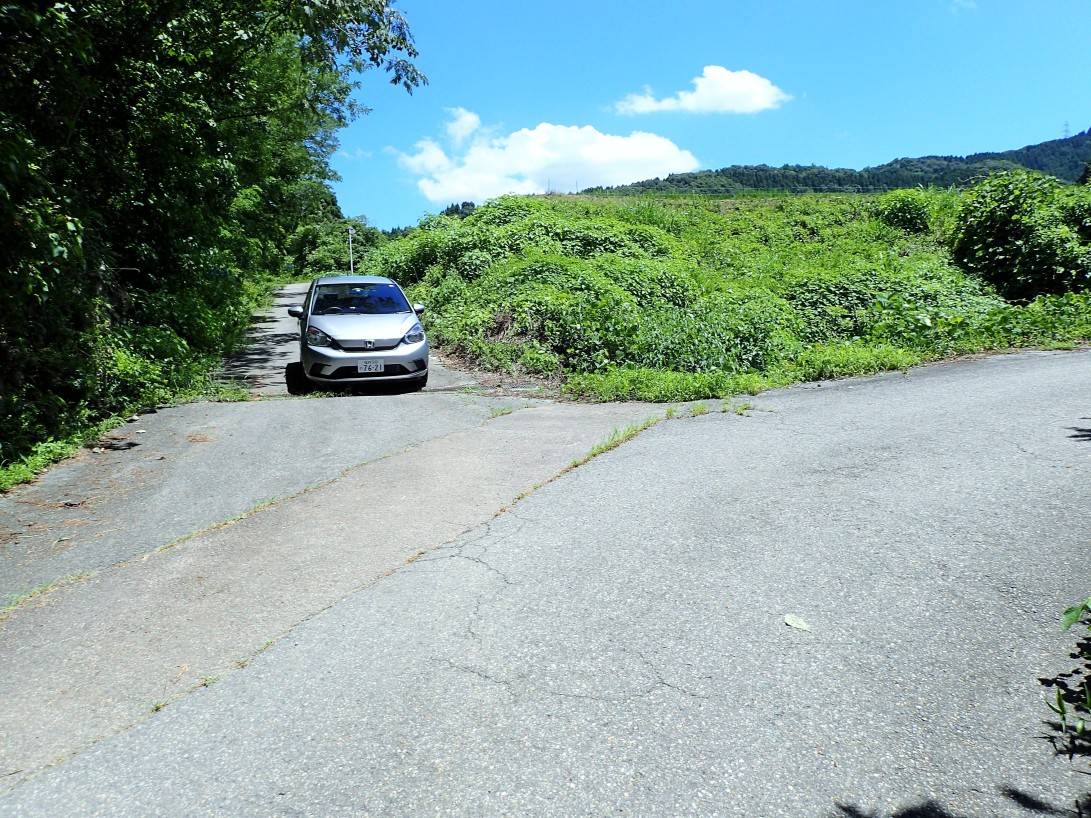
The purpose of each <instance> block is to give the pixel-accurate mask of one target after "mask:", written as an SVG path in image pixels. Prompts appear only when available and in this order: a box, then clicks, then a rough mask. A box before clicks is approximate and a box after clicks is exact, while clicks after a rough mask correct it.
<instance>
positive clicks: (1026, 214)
mask: <svg viewBox="0 0 1091 818" xmlns="http://www.w3.org/2000/svg"><path fill="white" fill-rule="evenodd" d="M1089 214H1091V190H1088V189H1087V188H1086V187H1076V188H1066V187H1064V186H1063V185H1061V183H1060V182H1058V181H1057V180H1056V179H1053V178H1051V177H1048V176H1042V175H1039V174H1035V173H1030V172H1027V171H1013V172H1010V173H1003V174H997V175H995V176H992V177H989V178H988V179H986V180H985V181H984V182H982V183H981V184H979V185H978V186H976V187H975V188H973V189H972V190H970V191H968V192H967V193H966V194H965V195H964V197H963V200H962V204H961V207H960V209H959V216H958V225H957V227H956V230H955V234H954V236H953V239H952V252H953V254H954V258H955V259H956V260H957V262H958V263H959V264H960V265H961V266H962V267H963V268H964V269H966V270H968V271H970V272H972V273H975V274H976V275H979V276H981V277H982V278H983V279H984V280H985V281H987V282H989V283H990V284H992V285H993V286H994V287H996V289H997V290H998V291H999V292H1000V294H1001V295H1003V296H1004V297H1005V298H1008V299H1011V300H1015V301H1028V300H1030V299H1032V298H1034V297H1035V296H1038V295H1042V294H1047V293H1062V292H1065V291H1068V290H1073V289H1079V288H1084V287H1087V286H1088V285H1089V284H1091V245H1089V243H1088V230H1089V221H1088V216H1089Z"/></svg>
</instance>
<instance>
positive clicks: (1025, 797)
mask: <svg viewBox="0 0 1091 818" xmlns="http://www.w3.org/2000/svg"><path fill="white" fill-rule="evenodd" d="M1000 794H1001V795H1003V796H1004V797H1005V798H1006V799H1008V800H1009V801H1011V802H1012V803H1013V804H1015V805H1016V806H1018V807H1020V808H1021V809H1022V810H1024V811H1026V812H1027V813H1029V814H1030V815H1042V816H1058V818H1091V793H1084V794H1083V795H1081V796H1079V797H1078V798H1077V799H1076V801H1075V803H1074V804H1073V805H1072V807H1071V808H1069V807H1062V806H1059V805H1056V804H1050V803H1048V802H1046V801H1043V800H1042V799H1040V798H1036V797H1034V796H1033V795H1030V794H1028V793H1025V792H1023V791H1022V790H1019V789H1016V788H1015V787H1001V788H1000ZM830 818H992V816H985V815H970V814H967V813H956V812H951V811H950V810H948V809H947V808H946V807H945V806H943V805H942V804H940V803H939V802H938V801H934V800H928V801H922V802H921V803H919V804H914V805H912V806H908V807H903V808H902V809H899V810H897V811H896V812H892V813H880V812H875V811H869V810H862V809H860V808H859V807H856V806H853V805H852V804H838V805H837V812H835V813H833V814H832V815H831V816H830Z"/></svg>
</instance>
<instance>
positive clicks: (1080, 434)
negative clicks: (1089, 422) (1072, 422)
mask: <svg viewBox="0 0 1091 818" xmlns="http://www.w3.org/2000/svg"><path fill="white" fill-rule="evenodd" d="M1068 430H1069V431H1070V432H1075V433H1076V434H1074V435H1069V437H1071V438H1073V439H1074V440H1082V441H1084V442H1085V443H1091V429H1082V428H1080V427H1079V426H1069V427H1068Z"/></svg>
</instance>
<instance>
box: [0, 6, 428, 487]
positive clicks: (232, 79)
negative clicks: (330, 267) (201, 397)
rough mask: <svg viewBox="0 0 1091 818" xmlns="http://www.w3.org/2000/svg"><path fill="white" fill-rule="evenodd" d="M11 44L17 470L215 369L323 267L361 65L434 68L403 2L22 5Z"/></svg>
mask: <svg viewBox="0 0 1091 818" xmlns="http://www.w3.org/2000/svg"><path fill="white" fill-rule="evenodd" d="M0 41H2V42H3V44H4V47H3V48H2V49H0V154H2V155H3V161H2V162H0V465H8V466H10V465H11V464H13V463H15V464H16V465H18V464H19V463H20V462H23V463H26V464H35V465H37V464H40V463H41V462H42V461H43V459H44V460H48V458H49V456H50V452H55V451H60V450H63V449H64V446H63V445H62V444H61V443H60V441H64V440H67V439H69V438H70V437H71V435H72V434H73V433H75V432H78V431H80V430H86V429H88V428H89V427H92V426H93V425H94V424H95V423H97V422H100V421H102V420H103V419H106V418H108V417H109V416H110V415H111V414H113V413H116V412H124V411H127V410H129V409H131V408H132V407H134V406H139V405H146V404H155V403H158V402H161V401H164V400H168V399H174V398H177V397H178V396H179V394H183V393H186V392H193V391H195V390H199V389H203V388H204V387H205V386H206V385H207V383H208V373H209V372H210V371H211V370H212V369H213V368H214V367H215V366H216V365H217V364H218V362H219V360H220V357H221V356H222V355H223V354H224V353H225V352H227V351H229V350H230V349H231V348H232V345H233V344H234V343H235V342H236V340H237V339H238V338H239V337H240V336H241V334H242V332H243V331H244V330H245V328H246V326H247V325H248V323H249V321H250V316H251V314H252V308H253V306H254V304H255V303H256V302H257V301H259V300H260V299H262V298H264V297H265V295H266V292H267V285H268V283H269V282H270V281H271V280H273V279H275V278H276V277H278V276H281V275H284V274H285V270H286V261H287V259H288V258H289V257H291V258H294V259H296V260H300V259H301V260H302V263H305V264H320V263H321V262H322V249H323V242H322V239H323V236H322V235H321V230H319V229H317V228H316V229H315V230H312V231H308V226H309V225H313V224H317V223H325V222H328V221H329V220H330V219H331V218H340V216H341V213H340V211H339V209H338V208H337V203H336V200H335V199H334V197H333V194H332V192H331V190H330V188H329V186H328V182H329V181H330V180H331V179H332V178H333V173H332V171H331V170H330V168H329V165H328V163H327V159H328V157H329V156H330V155H331V154H332V152H333V150H334V148H335V146H336V142H335V140H334V136H333V135H334V133H335V131H336V129H337V128H338V127H340V126H341V125H343V124H345V123H346V122H347V121H348V120H349V119H350V118H351V117H352V116H354V115H355V114H356V113H358V112H359V111H360V110H361V109H360V108H359V107H358V106H356V105H354V104H353V103H352V102H351V101H350V92H351V91H352V89H353V87H354V85H353V83H352V82H351V80H350V78H351V76H352V75H353V74H354V73H355V72H359V71H363V70H365V69H368V68H382V69H385V70H386V71H388V72H389V76H390V78H391V81H392V82H394V83H396V84H399V85H402V86H404V87H405V88H406V89H411V88H413V87H414V86H416V85H418V84H419V83H420V82H422V81H423V77H422V76H421V75H420V74H419V73H418V72H417V70H416V69H415V68H414V67H413V65H412V64H411V63H410V62H408V61H407V59H406V58H412V57H414V56H415V55H416V52H415V50H414V48H413V46H412V42H411V40H410V36H409V31H408V29H407V27H406V24H405V21H404V19H403V18H402V17H401V15H400V14H399V13H398V12H397V11H395V10H394V9H393V8H392V6H391V3H390V0H334V1H333V2H314V1H313V0H298V2H296V1H294V0H293V2H286V3H285V2H273V0H252V2H246V3H240V2H235V1H234V0H196V1H194V0H186V2H181V0H165V1H164V2H155V3H130V2H122V0H101V2H95V3H82V4H81V3H65V2H61V3H52V4H50V3H44V4H43V3H23V4H4V5H0ZM361 238H363V237H361ZM27 457H29V458H30V460H23V458H27Z"/></svg>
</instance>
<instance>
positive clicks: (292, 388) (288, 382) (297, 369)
mask: <svg viewBox="0 0 1091 818" xmlns="http://www.w3.org/2000/svg"><path fill="white" fill-rule="evenodd" d="M284 385H285V386H286V387H288V394H289V395H306V394H307V393H308V392H309V391H310V381H308V380H307V376H306V375H304V374H303V364H302V363H301V362H299V361H292V362H291V363H290V364H288V365H287V366H285V367H284Z"/></svg>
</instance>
